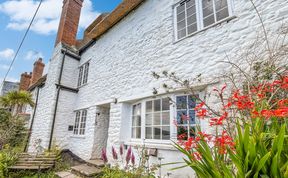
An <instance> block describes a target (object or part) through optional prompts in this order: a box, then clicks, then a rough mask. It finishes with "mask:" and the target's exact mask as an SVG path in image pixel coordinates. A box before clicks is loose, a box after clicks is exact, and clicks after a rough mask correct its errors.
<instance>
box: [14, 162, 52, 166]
mask: <svg viewBox="0 0 288 178" xmlns="http://www.w3.org/2000/svg"><path fill="white" fill-rule="evenodd" d="M14 166H54V164H51V163H50V164H49V163H48V164H47V163H42V164H41V163H39V164H30V163H26V162H22V163H16V164H15V165H14Z"/></svg>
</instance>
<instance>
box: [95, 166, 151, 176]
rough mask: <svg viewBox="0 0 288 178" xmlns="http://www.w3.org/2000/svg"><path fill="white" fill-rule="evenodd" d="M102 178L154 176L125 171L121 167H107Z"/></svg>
mask: <svg viewBox="0 0 288 178" xmlns="http://www.w3.org/2000/svg"><path fill="white" fill-rule="evenodd" d="M100 177H101V178H112V177H113V178H154V176H152V175H150V176H149V175H143V174H142V173H141V172H140V173H137V172H133V171H124V170H121V169H119V167H113V168H109V167H105V168H104V169H103V174H102V175H101V176H100Z"/></svg>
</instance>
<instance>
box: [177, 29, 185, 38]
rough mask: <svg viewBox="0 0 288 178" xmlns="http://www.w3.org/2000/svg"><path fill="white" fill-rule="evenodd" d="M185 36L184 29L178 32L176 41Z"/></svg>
mask: <svg viewBox="0 0 288 178" xmlns="http://www.w3.org/2000/svg"><path fill="white" fill-rule="evenodd" d="M185 36H186V29H185V28H184V29H183V30H180V31H178V39H181V38H183V37H185Z"/></svg>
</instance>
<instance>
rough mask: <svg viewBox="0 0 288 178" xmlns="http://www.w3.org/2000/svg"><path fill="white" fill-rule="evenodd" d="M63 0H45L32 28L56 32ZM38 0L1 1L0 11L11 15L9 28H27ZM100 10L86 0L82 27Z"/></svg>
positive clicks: (45, 32)
mask: <svg viewBox="0 0 288 178" xmlns="http://www.w3.org/2000/svg"><path fill="white" fill-rule="evenodd" d="M62 2H63V1H62V0H44V1H43V3H42V5H41V7H40V9H39V12H38V14H37V16H36V18H35V21H34V23H33V25H32V27H31V30H32V31H34V32H36V33H39V34H45V35H48V34H54V33H56V32H57V29H58V24H59V19H60V16H61V10H62ZM38 3H39V1H38V0H6V1H5V2H3V3H0V12H2V13H4V14H5V15H7V16H9V18H10V21H9V23H8V24H7V28H9V29H13V30H18V31H21V30H25V29H26V28H27V27H28V25H29V23H30V20H31V19H32V17H33V15H34V12H35V10H36V8H37V6H38ZM98 15H99V13H98V12H95V11H93V5H92V1H91V0H85V1H84V3H83V8H82V12H81V18H80V24H79V27H80V28H86V27H87V26H88V25H90V23H92V22H93V20H95V19H96V17H97V16H98Z"/></svg>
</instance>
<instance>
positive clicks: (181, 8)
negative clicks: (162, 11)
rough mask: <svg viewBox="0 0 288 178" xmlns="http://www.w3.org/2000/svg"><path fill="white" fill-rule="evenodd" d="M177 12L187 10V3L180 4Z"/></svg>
mask: <svg viewBox="0 0 288 178" xmlns="http://www.w3.org/2000/svg"><path fill="white" fill-rule="evenodd" d="M176 9H177V14H179V13H180V12H183V11H184V10H185V3H182V4H180V5H179V6H178V7H177V8H176Z"/></svg>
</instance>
